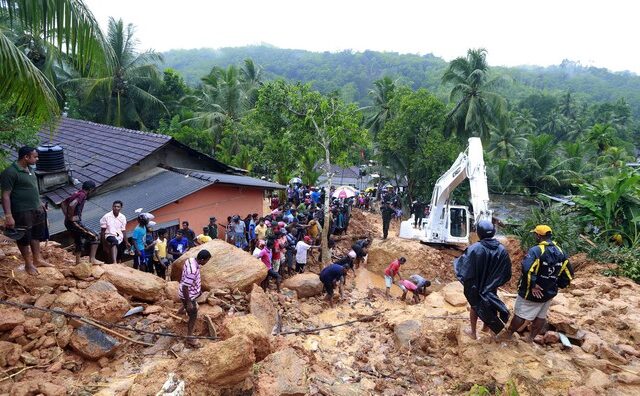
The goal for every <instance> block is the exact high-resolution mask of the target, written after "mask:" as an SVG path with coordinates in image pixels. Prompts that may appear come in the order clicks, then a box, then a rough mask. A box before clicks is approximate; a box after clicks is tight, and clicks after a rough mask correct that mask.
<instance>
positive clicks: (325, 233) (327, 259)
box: [322, 144, 333, 268]
mask: <svg viewBox="0 0 640 396" xmlns="http://www.w3.org/2000/svg"><path fill="white" fill-rule="evenodd" d="M323 148H324V166H325V171H326V175H327V185H326V186H325V188H326V194H325V195H324V227H322V267H323V268H324V267H326V266H327V265H329V263H331V256H330V255H329V228H330V224H329V202H330V201H331V185H332V184H333V177H332V174H331V158H330V156H329V146H328V145H327V144H323Z"/></svg>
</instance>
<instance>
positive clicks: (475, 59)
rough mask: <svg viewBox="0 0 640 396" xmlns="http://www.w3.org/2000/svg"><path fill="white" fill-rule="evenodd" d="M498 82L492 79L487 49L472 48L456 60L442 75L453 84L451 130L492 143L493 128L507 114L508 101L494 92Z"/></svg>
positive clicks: (449, 122) (444, 79)
mask: <svg viewBox="0 0 640 396" xmlns="http://www.w3.org/2000/svg"><path fill="white" fill-rule="evenodd" d="M496 81H498V79H493V80H490V79H489V65H488V64H487V50H485V49H483V48H481V49H475V50H474V49H470V50H468V51H467V56H466V58H456V59H454V60H452V61H451V62H450V63H449V67H448V68H447V70H446V71H445V72H444V75H443V76H442V82H443V83H444V84H449V85H452V88H451V93H450V94H449V101H450V102H451V103H452V104H453V109H451V111H449V113H448V114H447V126H448V130H449V131H452V132H453V134H455V135H456V136H459V137H463V138H467V137H469V136H479V137H481V138H482V140H484V141H487V140H489V137H490V135H489V133H490V128H491V126H492V125H497V124H498V121H499V120H500V118H501V117H503V116H504V113H505V111H506V106H507V104H506V101H505V100H504V98H503V97H502V96H500V95H499V94H497V93H495V92H492V88H493V87H494V86H495V85H496Z"/></svg>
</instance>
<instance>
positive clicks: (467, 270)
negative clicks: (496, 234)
mask: <svg viewBox="0 0 640 396" xmlns="http://www.w3.org/2000/svg"><path fill="white" fill-rule="evenodd" d="M453 268H454V271H455V273H456V277H457V278H458V280H459V281H460V282H462V285H463V286H464V295H465V297H466V298H467V301H468V302H469V304H470V305H471V307H472V308H473V309H474V310H475V311H476V313H477V314H478V317H479V318H480V319H481V320H482V321H483V322H484V324H486V325H487V326H488V327H489V328H490V329H491V330H492V331H493V332H494V333H496V334H498V333H499V332H500V331H502V329H503V328H504V326H505V325H506V324H507V321H508V320H509V310H508V309H507V306H506V305H505V304H504V303H503V302H502V301H501V300H500V299H499V298H498V287H500V286H502V285H504V284H505V283H507V282H508V281H509V279H511V259H509V253H507V250H506V249H505V247H504V246H502V245H501V244H500V242H498V241H497V240H495V239H483V240H481V241H480V242H476V243H474V244H473V245H471V246H469V247H468V248H467V249H466V250H465V251H464V253H463V254H462V256H460V257H458V258H457V259H455V260H454V261H453Z"/></svg>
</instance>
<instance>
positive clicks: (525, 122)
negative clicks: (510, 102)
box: [511, 109, 538, 135]
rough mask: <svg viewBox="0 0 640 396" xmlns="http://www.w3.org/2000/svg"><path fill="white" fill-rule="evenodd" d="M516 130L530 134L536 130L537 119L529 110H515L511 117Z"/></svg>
mask: <svg viewBox="0 0 640 396" xmlns="http://www.w3.org/2000/svg"><path fill="white" fill-rule="evenodd" d="M511 118H512V119H513V125H515V128H516V130H518V132H520V133H521V134H523V135H530V134H532V133H533V132H534V131H535V130H536V125H537V123H538V120H536V118H535V117H534V116H533V114H532V113H531V110H529V109H523V110H520V111H515V112H514V113H513V115H512V117H511Z"/></svg>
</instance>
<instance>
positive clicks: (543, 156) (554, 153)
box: [517, 134, 576, 193]
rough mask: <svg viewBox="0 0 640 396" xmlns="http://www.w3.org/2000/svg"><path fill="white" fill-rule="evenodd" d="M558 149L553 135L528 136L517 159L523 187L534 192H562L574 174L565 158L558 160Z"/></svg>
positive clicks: (573, 177)
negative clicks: (525, 144)
mask: <svg viewBox="0 0 640 396" xmlns="http://www.w3.org/2000/svg"><path fill="white" fill-rule="evenodd" d="M559 157H560V156H559V150H558V146H557V143H556V141H555V139H554V138H553V136H551V135H547V134H541V135H537V136H530V137H529V139H528V141H527V146H526V148H525V149H524V150H523V153H522V155H521V156H520V158H519V159H518V161H517V165H518V169H519V173H520V175H521V177H522V181H523V182H524V185H525V187H526V188H527V189H528V190H529V191H530V192H532V193H535V192H546V193H555V192H564V191H563V189H566V188H568V187H569V183H570V181H571V180H574V179H575V177H576V174H574V173H573V172H572V171H571V170H570V169H568V168H567V166H566V164H567V161H568V160H567V159H563V160H558V158H559Z"/></svg>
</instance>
